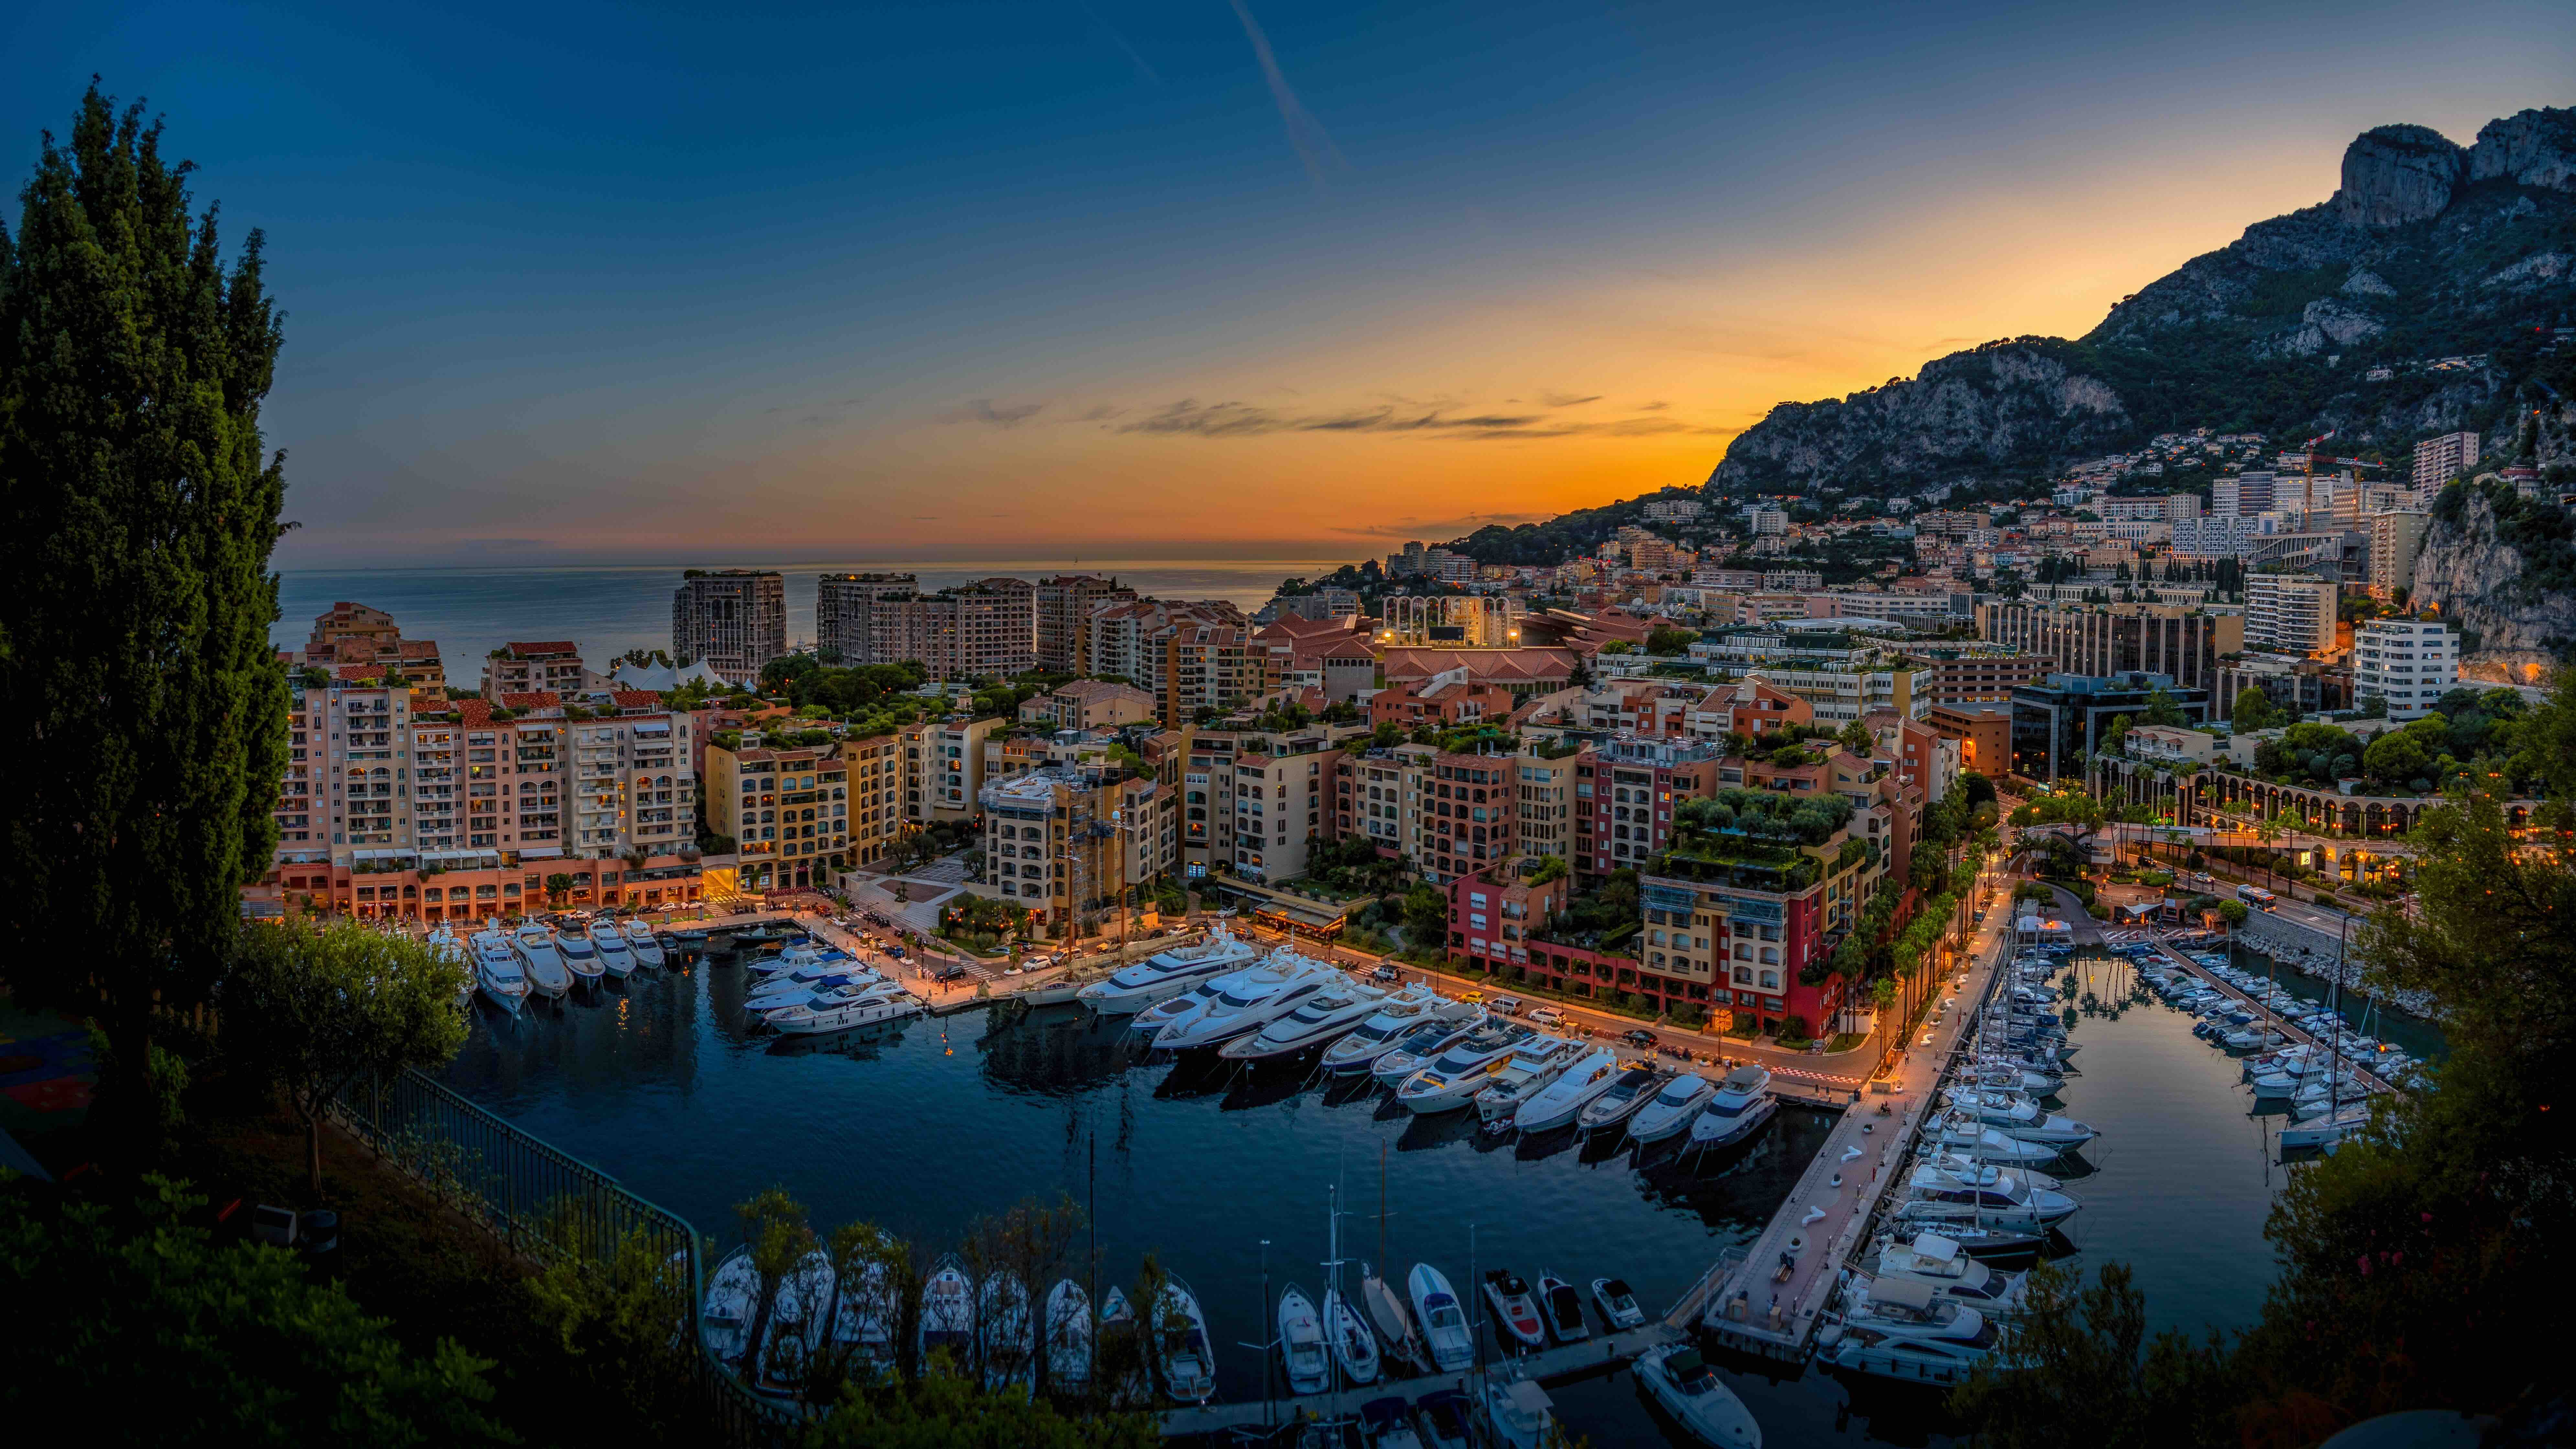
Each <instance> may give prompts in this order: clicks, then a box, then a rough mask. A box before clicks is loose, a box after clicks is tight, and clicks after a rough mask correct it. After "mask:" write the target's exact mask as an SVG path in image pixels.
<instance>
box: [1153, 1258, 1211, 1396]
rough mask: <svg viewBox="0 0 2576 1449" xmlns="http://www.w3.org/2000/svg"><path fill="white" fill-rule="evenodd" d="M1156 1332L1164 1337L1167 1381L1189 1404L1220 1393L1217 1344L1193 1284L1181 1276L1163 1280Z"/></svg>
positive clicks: (1164, 1373)
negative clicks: (1213, 1340)
mask: <svg viewBox="0 0 2576 1449" xmlns="http://www.w3.org/2000/svg"><path fill="white" fill-rule="evenodd" d="M1153 1329H1154V1335H1155V1337H1156V1338H1157V1339H1158V1340H1160V1349H1161V1352H1162V1357H1163V1383H1164V1386H1165V1387H1167V1388H1169V1389H1170V1390H1171V1392H1172V1397H1173V1398H1176V1399H1178V1400H1180V1401H1181V1402H1182V1403H1185V1404H1204V1403H1206V1402H1207V1401H1208V1400H1210V1399H1212V1398H1215V1397H1216V1346H1215V1345H1214V1344H1212V1343H1210V1342H1209V1341H1208V1331H1207V1314H1206V1312H1205V1311H1203V1310H1202V1309H1201V1308H1200V1307H1199V1297H1198V1295H1197V1294H1195V1293H1192V1292H1191V1291H1190V1285H1189V1284H1187V1283H1184V1282H1182V1281H1181V1280H1180V1279H1178V1278H1167V1279H1165V1280H1164V1281H1163V1295H1162V1298H1161V1299H1160V1300H1159V1301H1158V1302H1157V1303H1156V1305H1155V1309H1154V1323H1153Z"/></svg>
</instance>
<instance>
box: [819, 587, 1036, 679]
mask: <svg viewBox="0 0 2576 1449" xmlns="http://www.w3.org/2000/svg"><path fill="white" fill-rule="evenodd" d="M856 587H870V586H856ZM875 587H876V592H874V593H873V594H872V596H870V597H869V598H867V599H866V600H865V602H864V604H861V603H859V602H857V601H847V602H845V603H844V605H843V610H844V613H843V618H844V620H845V623H844V625H843V628H844V631H845V633H846V631H847V628H848V624H847V623H846V620H848V619H849V618H850V617H851V616H852V615H853V614H854V613H856V612H859V611H862V610H863V611H864V614H865V617H866V623H867V646H866V649H865V650H864V651H863V652H862V653H860V654H859V655H858V656H856V657H857V659H858V661H859V662H862V663H868V664H893V663H897V662H900V661H902V660H906V659H910V660H917V661H919V663H920V664H921V666H922V668H924V669H925V670H927V671H929V674H930V677H931V678H933V679H983V678H987V677H991V676H996V675H999V676H1008V675H1013V674H1025V673H1027V672H1028V671H1029V670H1030V669H1032V668H1034V667H1036V664H1037V589H1036V586H1035V585H1032V584H1031V583H1029V581H1028V580H1026V579H1014V578H990V579H984V580H982V581H980V582H977V583H972V584H961V585H959V586H957V587H956V588H953V589H942V590H940V591H939V592H938V593H935V594H922V593H911V592H896V591H894V590H893V589H892V588H891V586H890V585H887V586H875ZM843 657H844V658H849V657H851V656H850V655H849V653H848V652H847V651H844V655H843Z"/></svg>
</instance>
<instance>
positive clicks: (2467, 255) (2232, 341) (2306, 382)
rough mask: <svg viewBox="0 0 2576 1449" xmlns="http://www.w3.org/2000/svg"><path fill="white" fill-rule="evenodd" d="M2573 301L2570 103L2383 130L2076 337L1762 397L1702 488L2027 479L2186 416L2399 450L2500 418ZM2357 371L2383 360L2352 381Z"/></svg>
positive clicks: (2573, 123) (2231, 427) (2575, 256)
mask: <svg viewBox="0 0 2576 1449" xmlns="http://www.w3.org/2000/svg"><path fill="white" fill-rule="evenodd" d="M2571 311H2576V110H2567V109H2552V110H2529V111H2523V112H2521V113H2519V114H2517V115H2514V116H2509V117H2506V118H2504V119H2502V120H2497V121H2491V122H2489V123H2487V125H2486V126H2484V127H2483V128H2481V129H2480V130H2479V132H2478V139H2477V142H2476V144H2475V145H2473V146H2468V147H2461V146H2458V145H2455V144H2453V143H2452V142H2451V141H2449V140H2447V139H2445V138H2444V137H2443V136H2441V135H2440V134H2439V133H2437V132H2434V131H2432V130H2429V129H2427V128H2425V127H2422V126H2381V127H2378V128H2376V129H2374V130H2371V131H2368V132H2365V133H2363V134H2362V135H2361V136H2359V137H2357V138H2355V139H2354V141H2353V143H2352V144H2351V145H2350V146H2349V147H2347V148H2346V149H2345V151H2344V158H2343V174H2342V185H2341V187H2340V189H2338V190H2337V191H2336V192H2335V193H2334V195H2333V196H2332V197H2330V198H2328V199H2327V200H2326V201H2324V202H2323V203H2321V204H2319V205H2316V206H2312V207H2308V208H2305V209H2303V210H2300V211H2296V212H2292V213H2291V214H2289V215H2288V216H2282V217H2275V218H2273V219H2272V220H2270V221H2264V222H2258V223H2256V224H2255V225H2253V226H2251V227H2248V228H2247V229H2246V231H2245V234H2244V236H2243V237H2241V238H2240V239H2238V240H2237V241H2235V242H2233V243H2231V244H2230V245H2228V246H2226V247H2223V248H2221V249H2219V250H2217V251H2214V252H2210V253H2208V254H2206V255H2204V256H2199V257H2195V258H2193V259H2192V260H2191V261H2189V262H2186V263H2184V264H2183V265H2182V266H2181V267H2180V268H2178V269H2177V270H2175V271H2174V272H2173V273H2171V274H2170V275H2167V276H2165V277H2162V278H2159V279H2158V280H2156V281H2154V282H2151V283H2149V284H2148V285H2147V286H2145V287H2143V288H2141V289H2140V290H2139V291H2137V292H2136V293H2134V294H2132V295H2131V296H2129V297H2127V298H2124V299H2122V301H2121V302H2120V304H2119V305H2118V306H2115V307H2113V308H2112V309H2111V312H2110V314H2109V315H2108V316H2106V317H2105V318H2104V319H2103V321H2102V324H2101V325H2100V326H2099V327H2096V328H2095V329H2094V330H2093V331H2092V332H2090V333H2088V334H2087V335H2085V336H2084V337H2082V338H2080V339H2076V340H2073V341H2068V340H2065V339H2061V338H2046V337H2022V338H2014V339H2011V340H2007V341H1999V342H1990V343H1987V344H1985V345H1984V346H1981V347H1977V348H1974V349H1971V350H1969V351H1966V352H1959V353H1953V354H1951V355H1950V356H1947V357H1943V358H1939V359H1937V360H1935V361H1932V362H1929V363H1926V364H1925V365H1924V367H1923V370H1922V372H1921V373H1920V374H1919V375H1918V376H1916V377H1913V378H1910V379H1903V380H1899V381H1896V382H1891V383H1889V384H1887V385H1886V386H1883V387H1876V388H1871V389H1868V390H1866V391H1863V392H1857V393H1854V394H1852V395H1850V396H1849V397H1846V398H1842V399H1839V400H1834V399H1828V400H1825V401H1821V402H1812V403H1782V404H1780V405H1779V406H1778V407H1775V408H1773V409H1772V410H1771V412H1770V414H1769V415H1768V416H1767V417H1765V418H1764V419H1763V420H1762V421H1761V422H1760V423H1758V424H1756V425H1754V426H1753V427H1752V428H1750V429H1748V430H1746V431H1745V432H1744V433H1743V434H1741V435H1740V436H1738V437H1737V438H1736V439H1735V440H1734V442H1733V443H1732V445H1730V446H1729V448H1728V449H1727V452H1726V456H1725V459H1724V460H1723V461H1722V462H1720V463H1719V464H1718V466H1717V468H1716V470H1715V471H1714V472H1713V473H1712V474H1711V475H1710V479H1709V481H1710V482H1711V484H1713V485H1715V486H1717V487H1720V488H1724V489H1727V490H1730V491H1733V490H1738V489H1744V488H1757V489H1758V488H1777V489H1780V490H1782V491H1804V490H1806V489H1810V488H1814V487H1818V486H1828V485H1830V486H1839V487H1843V488H1848V489H1855V490H1859V491H1865V492H1872V493H1875V492H1881V491H1896V490H1898V489H1900V488H1903V487H1912V486H1919V485H1921V484H1926V483H1933V482H1938V481H1942V480H1945V479H1952V478H1961V477H1977V476H1994V475H1997V474H2005V475H2023V474H2028V475H2039V474H2042V473H2044V472H2046V471H2047V470H2048V469H2049V468H2051V467H2052V466H2053V465H2056V464H2059V463H2063V462H2066V461H2068V460H2070V459H2076V458H2083V457H2090V456H2097V455H2099V454H2101V453H2103V452H2105V451H2112V450H2118V449H2121V448H2124V447H2127V446H2130V445H2132V444H2135V443H2138V442H2141V441H2143V440H2145V439H2146V438H2147V437H2149V436H2152V435H2153V434H2155V433H2157V432H2160V431H2163V430H2166V429H2170V428H2178V427H2193V426H2201V425H2207V426H2211V427H2215V428H2217V429H2219V430H2221V431H2225V432H2242V431H2253V432H2261V433H2265V434H2268V435H2270V436H2272V437H2274V438H2276V439H2289V440H2292V441H2295V440H2297V439H2299V438H2304V437H2309V436H2312V435H2315V434H2318V433H2323V432H2326V431H2328V430H2334V431H2336V432H2337V433H2338V435H2339V436H2340V438H2341V439H2342V441H2343V444H2344V445H2345V446H2348V447H2354V448H2361V447H2368V446H2372V445H2377V446H2381V447H2391V448H2394V447H2403V446H2406V445H2408V444H2410V443H2411V442H2412V441H2413V440H2414V439H2415V438H2416V437H2418V436H2421V435H2423V434H2427V433H2432V432H2437V431H2444V430H2449V429H2456V428H2479V429H2488V428H2492V427H2494V426H2495V425H2496V424H2498V423H2499V422H2500V421H2502V419H2503V418H2504V417H2505V416H2506V414H2507V413H2508V411H2509V410H2510V409H2511V408H2512V406H2513V401H2514V395H2515V392H2516V390H2517V388H2518V387H2519V386H2520V385H2521V383H2522V382H2523V380H2524V379H2526V378H2527V377H2528V376H2529V375H2530V371H2531V367H2532V364H2533V362H2534V359H2535V356H2536V354H2537V352H2538V349H2539V347H2540V346H2541V344H2542V342H2543V341H2544V340H2545V339H2546V336H2547V333H2546V329H2547V328H2548V327H2550V326H2564V325H2567V324H2568V323H2570V322H2576V315H2571ZM2535 328H2540V329H2543V330H2542V331H2541V332H2539V333H2538V334H2535V332H2534V330H2533V329H2535ZM2481 353H2482V354H2485V355H2486V359H2487V360H2486V362H2485V364H2484V365H2482V366H2476V367H2458V368H2452V369H2448V370H2433V369H2430V368H2426V367H2423V366H2420V365H2418V364H2422V363H2427V362H2431V361H2434V360H2437V359H2441V358H2445V357H2457V356H2463V355H2473V354H2481ZM2375 367H2387V368H2390V369H2392V371H2393V373H2394V375H2393V376H2391V377H2389V378H2388V379H2386V380H2383V381H2371V380H2369V379H2368V377H2367V374H2368V373H2369V372H2370V370H2371V369H2373V368H2375Z"/></svg>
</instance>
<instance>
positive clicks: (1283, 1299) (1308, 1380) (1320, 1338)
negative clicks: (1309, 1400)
mask: <svg viewBox="0 0 2576 1449" xmlns="http://www.w3.org/2000/svg"><path fill="white" fill-rule="evenodd" d="M1279 1358H1280V1362H1281V1364H1282V1366H1283V1367H1285V1368H1286V1370H1287V1373H1288V1392H1290V1393H1292V1394H1320V1393H1322V1392H1324V1391H1325V1390H1327V1389H1329V1388H1331V1387H1332V1386H1333V1359H1332V1354H1331V1352H1330V1350H1328V1349H1327V1348H1326V1347H1325V1346H1324V1318H1323V1315H1322V1314H1319V1313H1317V1312H1316V1311H1315V1300H1313V1299H1311V1298H1309V1297H1307V1296H1306V1290H1305V1289H1303V1288H1300V1287H1298V1286H1297V1285H1296V1284H1294V1283H1291V1284H1289V1285H1288V1287H1287V1289H1286V1290H1285V1291H1283V1292H1282V1293H1280V1295H1279Z"/></svg>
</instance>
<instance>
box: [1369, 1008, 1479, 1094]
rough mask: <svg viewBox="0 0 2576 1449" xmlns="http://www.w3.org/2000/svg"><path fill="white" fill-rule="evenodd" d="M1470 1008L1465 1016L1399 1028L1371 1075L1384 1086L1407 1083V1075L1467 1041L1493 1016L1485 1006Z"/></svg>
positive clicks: (1373, 1065) (1379, 1057) (1371, 1066)
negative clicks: (1470, 1035) (1405, 1080)
mask: <svg viewBox="0 0 2576 1449" xmlns="http://www.w3.org/2000/svg"><path fill="white" fill-rule="evenodd" d="M1461 1004H1462V1005H1463V1004H1464V1003H1461ZM1467 1010H1468V1013H1469V1014H1468V1015H1466V1016H1463V1017H1457V1018H1443V1019H1441V1020H1437V1021H1426V1022H1422V1023H1420V1024H1419V1025H1416V1026H1409V1027H1406V1028H1405V1029H1404V1030H1403V1031H1401V1032H1398V1033H1397V1034H1396V1036H1395V1039H1394V1040H1393V1041H1392V1042H1390V1043H1388V1045H1387V1049H1386V1051H1385V1052H1383V1053H1381V1054H1380V1055H1379V1056H1378V1058H1377V1060H1375V1061H1373V1062H1371V1063H1369V1075H1371V1076H1373V1077H1375V1078H1377V1080H1378V1081H1379V1083H1380V1084H1382V1085H1384V1086H1389V1087H1400V1086H1402V1085H1404V1079H1405V1078H1407V1077H1409V1076H1412V1075H1413V1074H1414V1073H1415V1072H1418V1071H1421V1070H1422V1069H1423V1068H1424V1067H1427V1066H1429V1065H1431V1063H1432V1061H1433V1060H1434V1059H1436V1058H1437V1057H1438V1056H1439V1055H1440V1054H1441V1053H1442V1052H1445V1051H1447V1050H1449V1048H1451V1047H1453V1046H1456V1045H1457V1044H1458V1043H1460V1042H1462V1041H1465V1040H1466V1039H1467V1037H1468V1036H1469V1034H1471V1033H1473V1032H1474V1031H1476V1030H1477V1029H1478V1028H1480V1027H1482V1026H1484V1025H1485V1023H1486V1022H1487V1020H1488V1019H1489V1018H1487V1017H1486V1015H1485V1011H1484V1008H1483V1007H1480V1006H1469V1007H1468V1008H1467Z"/></svg>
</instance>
